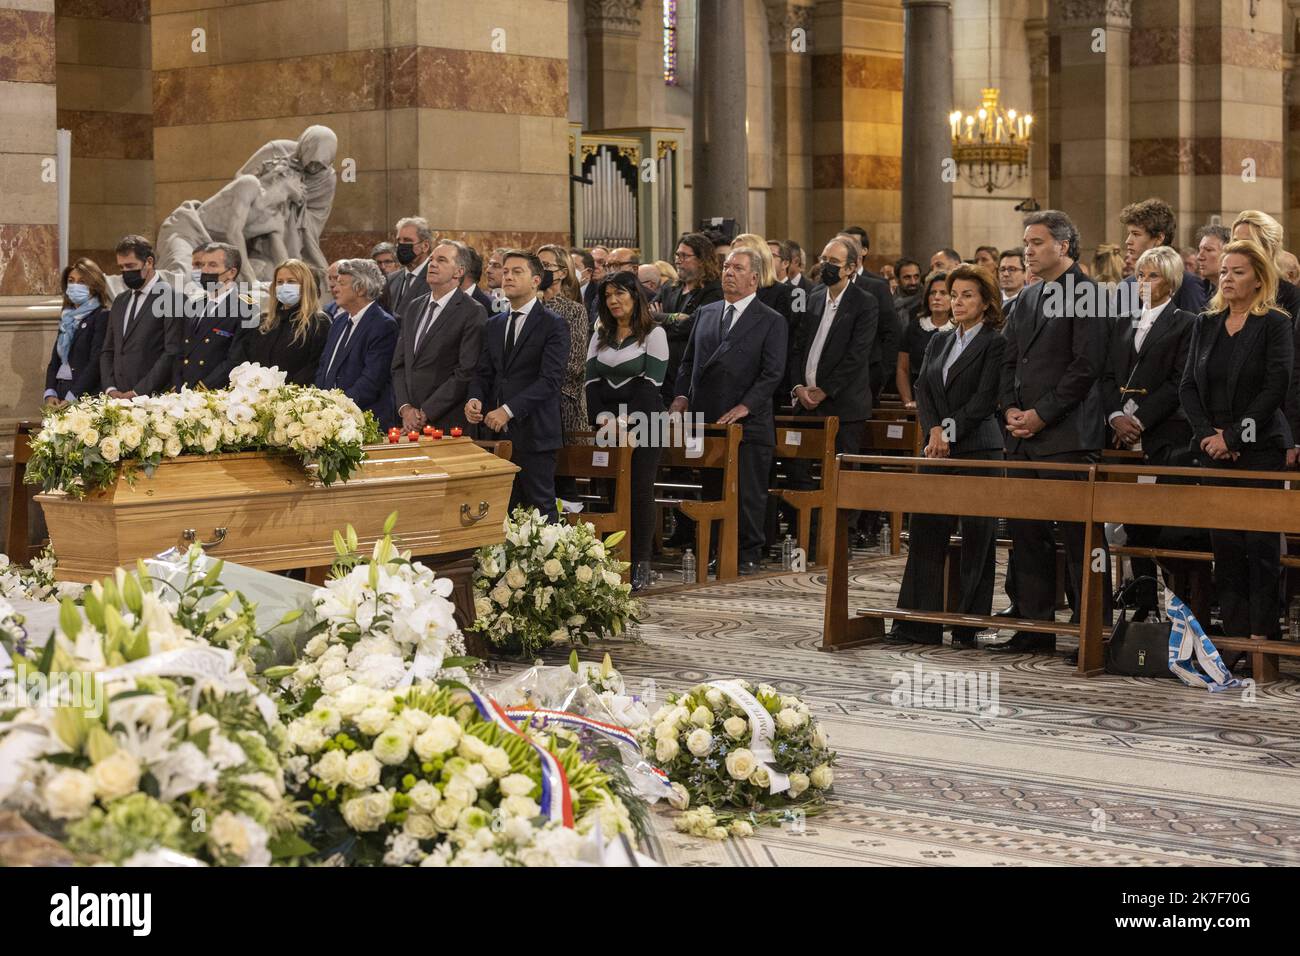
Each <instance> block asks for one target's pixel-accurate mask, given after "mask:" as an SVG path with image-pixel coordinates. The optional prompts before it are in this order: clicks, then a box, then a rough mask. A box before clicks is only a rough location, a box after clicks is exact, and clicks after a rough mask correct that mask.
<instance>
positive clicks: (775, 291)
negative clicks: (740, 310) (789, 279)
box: [758, 282, 808, 405]
mask: <svg viewBox="0 0 1300 956" xmlns="http://www.w3.org/2000/svg"><path fill="white" fill-rule="evenodd" d="M758 301H759V302H762V303H763V304H764V305H765V306H767V307H768V308H769V309H771V310H773V311H774V312H777V313H778V314H779V315H780V316H781V318H783V319H785V340H786V342H787V343H790V342H793V341H794V339H795V329H796V328H797V327H798V319H799V318H800V317H801V316H799V315H796V314H795V311H794V289H792V288H790V287H789V286H788V285H786V284H785V283H784V282H774V283H772V284H771V285H769V286H763V287H762V288H760V289H759V290H758ZM807 307H808V303H807V299H806V297H805V301H804V302H803V305H802V308H803V309H804V310H805V311H806V310H807ZM786 359H787V360H786V367H785V368H784V369H783V370H782V372H781V381H779V382H777V384H776V389H775V390H774V391H773V392H772V398H773V401H775V402H776V403H777V404H778V405H782V404H788V403H789V401H790V389H791V387H792V386H793V385H794V384H795V383H794V382H792V381H791V379H790V376H791V374H793V373H792V370H791V368H790V363H789V349H788V348H787V349H786Z"/></svg>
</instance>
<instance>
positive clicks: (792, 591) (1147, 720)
mask: <svg viewBox="0 0 1300 956" xmlns="http://www.w3.org/2000/svg"><path fill="white" fill-rule="evenodd" d="M857 568H858V570H857V573H856V575H855V578H854V581H853V590H852V592H851V594H850V607H852V606H853V605H854V604H855V603H859V604H867V603H878V602H882V601H889V602H892V600H893V596H894V595H896V594H897V588H898V580H899V578H900V577H901V575H902V569H903V559H902V558H890V557H884V556H877V557H872V558H869V559H866V560H865V561H861V562H859V563H858V565H857ZM999 593H1000V592H999ZM823 594H824V577H823V575H822V574H820V573H816V574H802V575H784V576H782V575H775V576H767V577H756V578H748V579H741V580H739V581H736V582H731V583H727V584H709V585H707V586H703V587H699V588H693V589H681V590H676V591H674V592H672V593H660V594H655V595H652V596H650V597H649V598H648V599H647V601H646V605H647V610H648V613H647V616H646V617H647V620H646V622H645V623H644V624H643V625H642V626H641V637H642V638H643V640H644V643H642V644H631V643H629V642H611V643H610V644H608V645H606V647H607V648H608V649H609V650H610V652H611V653H612V655H613V658H614V661H615V663H616V665H617V666H618V667H619V668H620V669H621V670H622V671H623V673H624V675H625V677H626V678H628V683H629V685H630V686H631V687H637V686H639V685H640V682H641V679H643V678H654V679H655V680H656V681H657V683H658V685H659V686H660V687H661V688H664V687H666V688H668V689H677V688H680V687H683V686H687V685H690V684H693V683H696V682H698V681H701V680H706V679H713V678H718V677H731V676H741V677H745V678H748V679H750V680H767V681H769V682H770V683H772V684H774V685H775V686H776V687H778V688H779V689H780V690H783V691H788V692H792V693H796V694H799V695H801V696H803V697H804V698H805V699H806V700H807V701H808V703H809V705H810V706H811V707H812V708H813V710H814V711H815V712H816V713H817V714H818V715H819V719H821V720H823V721H825V722H826V725H827V728H828V731H829V733H830V735H831V741H832V745H833V746H834V747H835V749H836V750H837V751H838V752H839V755H840V766H839V768H838V770H837V779H836V784H835V791H834V797H833V800H832V802H831V806H830V808H829V809H828V810H827V811H826V812H825V813H823V814H821V815H819V816H816V817H813V818H810V819H809V820H808V821H807V824H806V827H805V829H804V832H802V833H798V832H794V831H793V830H790V829H787V830H782V829H775V828H773V829H767V830H765V831H763V832H762V834H761V835H760V836H758V837H755V838H752V839H748V840H733V841H726V842H724V843H713V842H710V841H704V840H698V839H695V838H692V837H687V836H683V835H681V834H678V833H676V832H675V831H673V829H672V824H671V811H668V810H666V809H665V810H663V811H662V812H661V813H657V814H656V817H657V820H656V823H657V830H658V833H657V839H656V841H655V845H654V846H653V847H652V851H653V853H654V855H656V856H657V857H658V858H659V859H661V860H663V861H664V862H666V863H669V864H674V865H683V866H796V865H799V866H863V865H885V866H889V865H939V866H961V865H979V866H1042V865H1089V866H1098V865H1100V866H1163V865H1179V864H1200V865H1221V866H1241V865H1263V864H1292V865H1294V864H1297V863H1300V680H1298V679H1297V675H1296V674H1295V672H1294V671H1292V672H1290V673H1289V675H1288V676H1286V677H1284V679H1283V680H1282V681H1279V682H1278V683H1275V684H1272V685H1268V686H1264V687H1260V688H1255V689H1254V699H1253V700H1250V699H1243V695H1242V694H1240V693H1225V694H1222V695H1214V696H1212V695H1211V694H1209V693H1208V692H1207V691H1204V690H1200V689H1194V688H1188V687H1184V686H1183V685H1182V684H1180V683H1178V682H1176V681H1173V680H1147V679H1136V678H1121V677H1110V676H1107V677H1101V678H1096V679H1092V680H1085V679H1082V678H1079V677H1076V676H1075V675H1074V672H1073V669H1072V668H1070V667H1068V666H1067V665H1066V664H1065V663H1064V660H1063V658H1062V657H1061V656H1060V655H1054V656H1053V655H1027V654H1024V655H1022V654H1000V653H996V652H992V651H987V650H961V649H953V648H951V647H949V646H947V645H945V646H942V647H919V646H898V645H880V646H877V647H871V648H863V649H859V650H854V651H847V652H841V653H836V654H826V653H821V652H819V651H818V650H817V647H818V645H819V644H820V641H821V623H822V601H823ZM599 650H600V649H596V648H594V649H592V651H588V652H587V654H588V655H590V656H592V657H595V656H596V654H597V653H598V652H599ZM564 656H566V655H564V654H559V653H557V654H556V655H555V658H556V659H555V663H559V662H560V661H561V660H562V659H563V658H564ZM584 656H586V655H584ZM918 666H919V667H920V668H922V673H930V672H932V671H942V672H950V673H953V672H962V673H967V674H971V675H973V677H974V678H975V679H976V680H977V681H978V680H982V681H983V682H984V683H983V685H982V686H983V688H984V690H985V692H986V695H985V697H982V698H981V700H980V701H979V703H980V704H981V705H982V706H980V707H979V710H980V711H983V713H981V712H973V711H972V710H971V709H970V708H967V710H966V711H957V710H954V709H941V708H935V707H927V708H924V709H918V708H909V707H902V706H894V705H893V704H892V703H891V695H892V694H893V692H894V691H895V689H896V688H901V687H903V686H906V681H908V680H910V679H912V678H913V677H914V676H915V675H916V674H917V671H916V668H917V667H918ZM994 696H995V699H993V698H994ZM948 703H949V704H952V703H953V701H949V702H948ZM990 714H991V715H990Z"/></svg>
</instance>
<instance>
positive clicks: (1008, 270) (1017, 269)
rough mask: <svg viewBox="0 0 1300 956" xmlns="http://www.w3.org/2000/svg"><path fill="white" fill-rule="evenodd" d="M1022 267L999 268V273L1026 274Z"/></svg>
mask: <svg viewBox="0 0 1300 956" xmlns="http://www.w3.org/2000/svg"><path fill="white" fill-rule="evenodd" d="M1024 271H1025V270H1024V269H1022V268H1021V267H1020V266H999V267H998V272H1024Z"/></svg>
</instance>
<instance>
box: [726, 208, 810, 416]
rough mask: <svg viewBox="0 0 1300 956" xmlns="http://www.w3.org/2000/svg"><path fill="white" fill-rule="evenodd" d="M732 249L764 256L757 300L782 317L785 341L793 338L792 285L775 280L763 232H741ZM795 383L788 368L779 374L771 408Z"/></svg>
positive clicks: (774, 268)
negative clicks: (761, 234)
mask: <svg viewBox="0 0 1300 956" xmlns="http://www.w3.org/2000/svg"><path fill="white" fill-rule="evenodd" d="M731 248H732V249H752V250H754V251H755V252H757V253H758V257H759V258H760V259H762V260H763V271H762V274H761V275H760V276H759V277H758V301H759V302H762V303H763V304H764V305H765V306H767V307H768V308H769V309H775V310H776V311H777V312H780V313H781V315H782V316H783V317H784V318H785V326H786V335H787V338H786V341H787V342H788V341H792V340H793V339H794V337H795V333H796V332H797V331H798V325H797V323H796V322H795V316H794V289H792V288H790V286H788V285H786V284H785V283H784V282H778V281H777V278H776V265H775V263H773V261H772V249H771V247H769V246H768V244H767V240H766V239H764V238H763V237H762V236H759V235H755V234H754V233H752V232H742V233H741V234H740V235H738V236H737V237H736V238H735V239H733V240H731ZM794 385H795V383H794V382H791V381H790V370H789V369H788V368H787V369H786V373H785V375H784V376H782V378H781V384H780V385H778V386H777V388H776V394H775V395H774V397H773V399H772V403H773V411H775V407H776V406H778V405H781V404H784V403H785V402H787V401H788V400H789V395H790V389H791V388H793V387H794Z"/></svg>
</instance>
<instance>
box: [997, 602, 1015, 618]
mask: <svg viewBox="0 0 1300 956" xmlns="http://www.w3.org/2000/svg"><path fill="white" fill-rule="evenodd" d="M993 616H994V617H1019V616H1020V608H1019V607H1017V606H1016V605H1014V604H1013V605H1011V606H1010V607H1008V608H1003V609H1002V610H1001V611H994V612H993Z"/></svg>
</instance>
